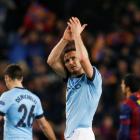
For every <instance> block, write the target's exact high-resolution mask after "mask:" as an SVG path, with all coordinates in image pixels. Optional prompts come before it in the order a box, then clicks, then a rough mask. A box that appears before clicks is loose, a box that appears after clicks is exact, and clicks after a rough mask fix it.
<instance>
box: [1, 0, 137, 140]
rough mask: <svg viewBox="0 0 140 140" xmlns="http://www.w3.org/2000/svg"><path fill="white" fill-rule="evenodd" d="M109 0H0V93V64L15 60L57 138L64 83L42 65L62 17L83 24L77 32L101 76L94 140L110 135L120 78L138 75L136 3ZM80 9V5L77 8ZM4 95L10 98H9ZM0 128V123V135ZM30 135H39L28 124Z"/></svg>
mask: <svg viewBox="0 0 140 140" xmlns="http://www.w3.org/2000/svg"><path fill="white" fill-rule="evenodd" d="M135 2H136V3H134V1H133V2H131V1H129V2H123V1H119V0H117V1H115V3H116V4H114V0H108V1H106V2H105V1H103V0H100V1H99V0H95V1H94V5H93V4H91V1H90V0H87V1H86V3H85V2H83V1H80V0H71V1H68V0H66V1H62V0H61V1H53V0H50V1H45V0H38V1H37V0H24V1H23V0H1V1H0V94H1V93H2V92H4V91H6V90H7V89H6V87H5V83H4V81H3V69H4V68H5V66H7V64H9V63H18V64H20V65H21V67H22V68H23V69H24V75H25V77H24V86H25V87H26V88H28V89H30V90H31V91H33V93H35V94H36V95H38V96H39V98H40V99H41V101H42V105H43V108H44V114H45V116H46V118H47V119H48V120H49V121H50V122H51V124H52V126H53V128H54V130H55V132H56V135H57V138H58V140H63V133H64V129H65V83H64V82H63V80H62V79H61V78H60V77H58V76H57V75H56V74H55V73H54V72H53V71H52V70H51V69H50V67H49V66H48V65H47V63H46V60H47V57H48V55H49V53H50V51H51V50H52V48H53V47H54V45H55V44H56V43H57V41H58V40H59V39H60V38H61V36H62V34H63V31H64V29H65V27H66V21H67V20H68V19H69V18H70V17H71V16H78V17H79V18H80V19H81V20H82V22H83V23H87V24H88V27H87V29H86V30H85V31H84V32H83V34H82V36H83V39H84V43H85V46H86V48H87V50H88V52H89V56H90V58H91V62H92V64H93V65H95V66H96V67H97V68H98V69H99V71H100V72H101V74H102V77H103V93H102V97H101V101H100V104H99V107H98V110H97V112H96V115H95V117H94V121H93V130H94V133H95V135H96V139H97V140H116V135H117V131H118V127H119V105H120V103H121V101H122V99H123V95H122V92H121V89H120V82H121V79H122V77H123V76H124V75H125V74H127V73H130V72H133V73H135V74H136V75H137V76H139V77H140V8H139V4H138V3H137V1H135ZM80 9H82V10H80ZM9 100H10V99H9ZM0 126H2V125H0ZM2 131H3V128H2V127H0V139H2ZM34 140H45V137H44V135H43V133H42V132H41V131H40V129H39V127H38V126H37V124H34Z"/></svg>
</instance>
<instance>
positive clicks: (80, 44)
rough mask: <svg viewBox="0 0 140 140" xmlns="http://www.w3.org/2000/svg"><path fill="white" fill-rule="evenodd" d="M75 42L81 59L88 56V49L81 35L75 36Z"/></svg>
mask: <svg viewBox="0 0 140 140" xmlns="http://www.w3.org/2000/svg"><path fill="white" fill-rule="evenodd" d="M74 42H75V47H76V51H77V54H78V57H79V59H80V60H83V59H84V58H88V53H87V50H86V48H85V45H84V43H83V41H82V39H81V36H80V35H75V36H74Z"/></svg>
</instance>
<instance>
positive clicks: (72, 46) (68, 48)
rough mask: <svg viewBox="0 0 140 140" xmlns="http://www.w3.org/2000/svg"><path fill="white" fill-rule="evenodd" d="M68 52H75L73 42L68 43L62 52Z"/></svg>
mask: <svg viewBox="0 0 140 140" xmlns="http://www.w3.org/2000/svg"><path fill="white" fill-rule="evenodd" d="M70 51H76V48H75V45H74V42H71V43H69V44H68V45H67V46H66V47H65V48H64V50H63V52H64V54H65V53H68V52H70Z"/></svg>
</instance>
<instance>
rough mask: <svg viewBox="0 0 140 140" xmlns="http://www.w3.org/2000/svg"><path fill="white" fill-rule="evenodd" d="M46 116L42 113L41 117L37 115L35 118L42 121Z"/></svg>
mask: <svg viewBox="0 0 140 140" xmlns="http://www.w3.org/2000/svg"><path fill="white" fill-rule="evenodd" d="M43 116H44V114H43V113H42V114H41V115H37V116H36V117H35V118H36V119H40V118H42V117H43Z"/></svg>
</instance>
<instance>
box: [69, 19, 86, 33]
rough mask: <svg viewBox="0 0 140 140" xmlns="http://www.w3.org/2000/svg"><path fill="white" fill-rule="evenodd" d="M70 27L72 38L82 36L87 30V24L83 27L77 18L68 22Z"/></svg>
mask: <svg viewBox="0 0 140 140" xmlns="http://www.w3.org/2000/svg"><path fill="white" fill-rule="evenodd" d="M67 24H68V26H69V27H70V30H71V33H72V36H74V35H80V34H81V32H82V31H83V30H84V29H85V27H86V26H87V24H83V25H81V23H80V21H79V19H78V18H77V17H72V18H70V20H69V21H68V22H67Z"/></svg>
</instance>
